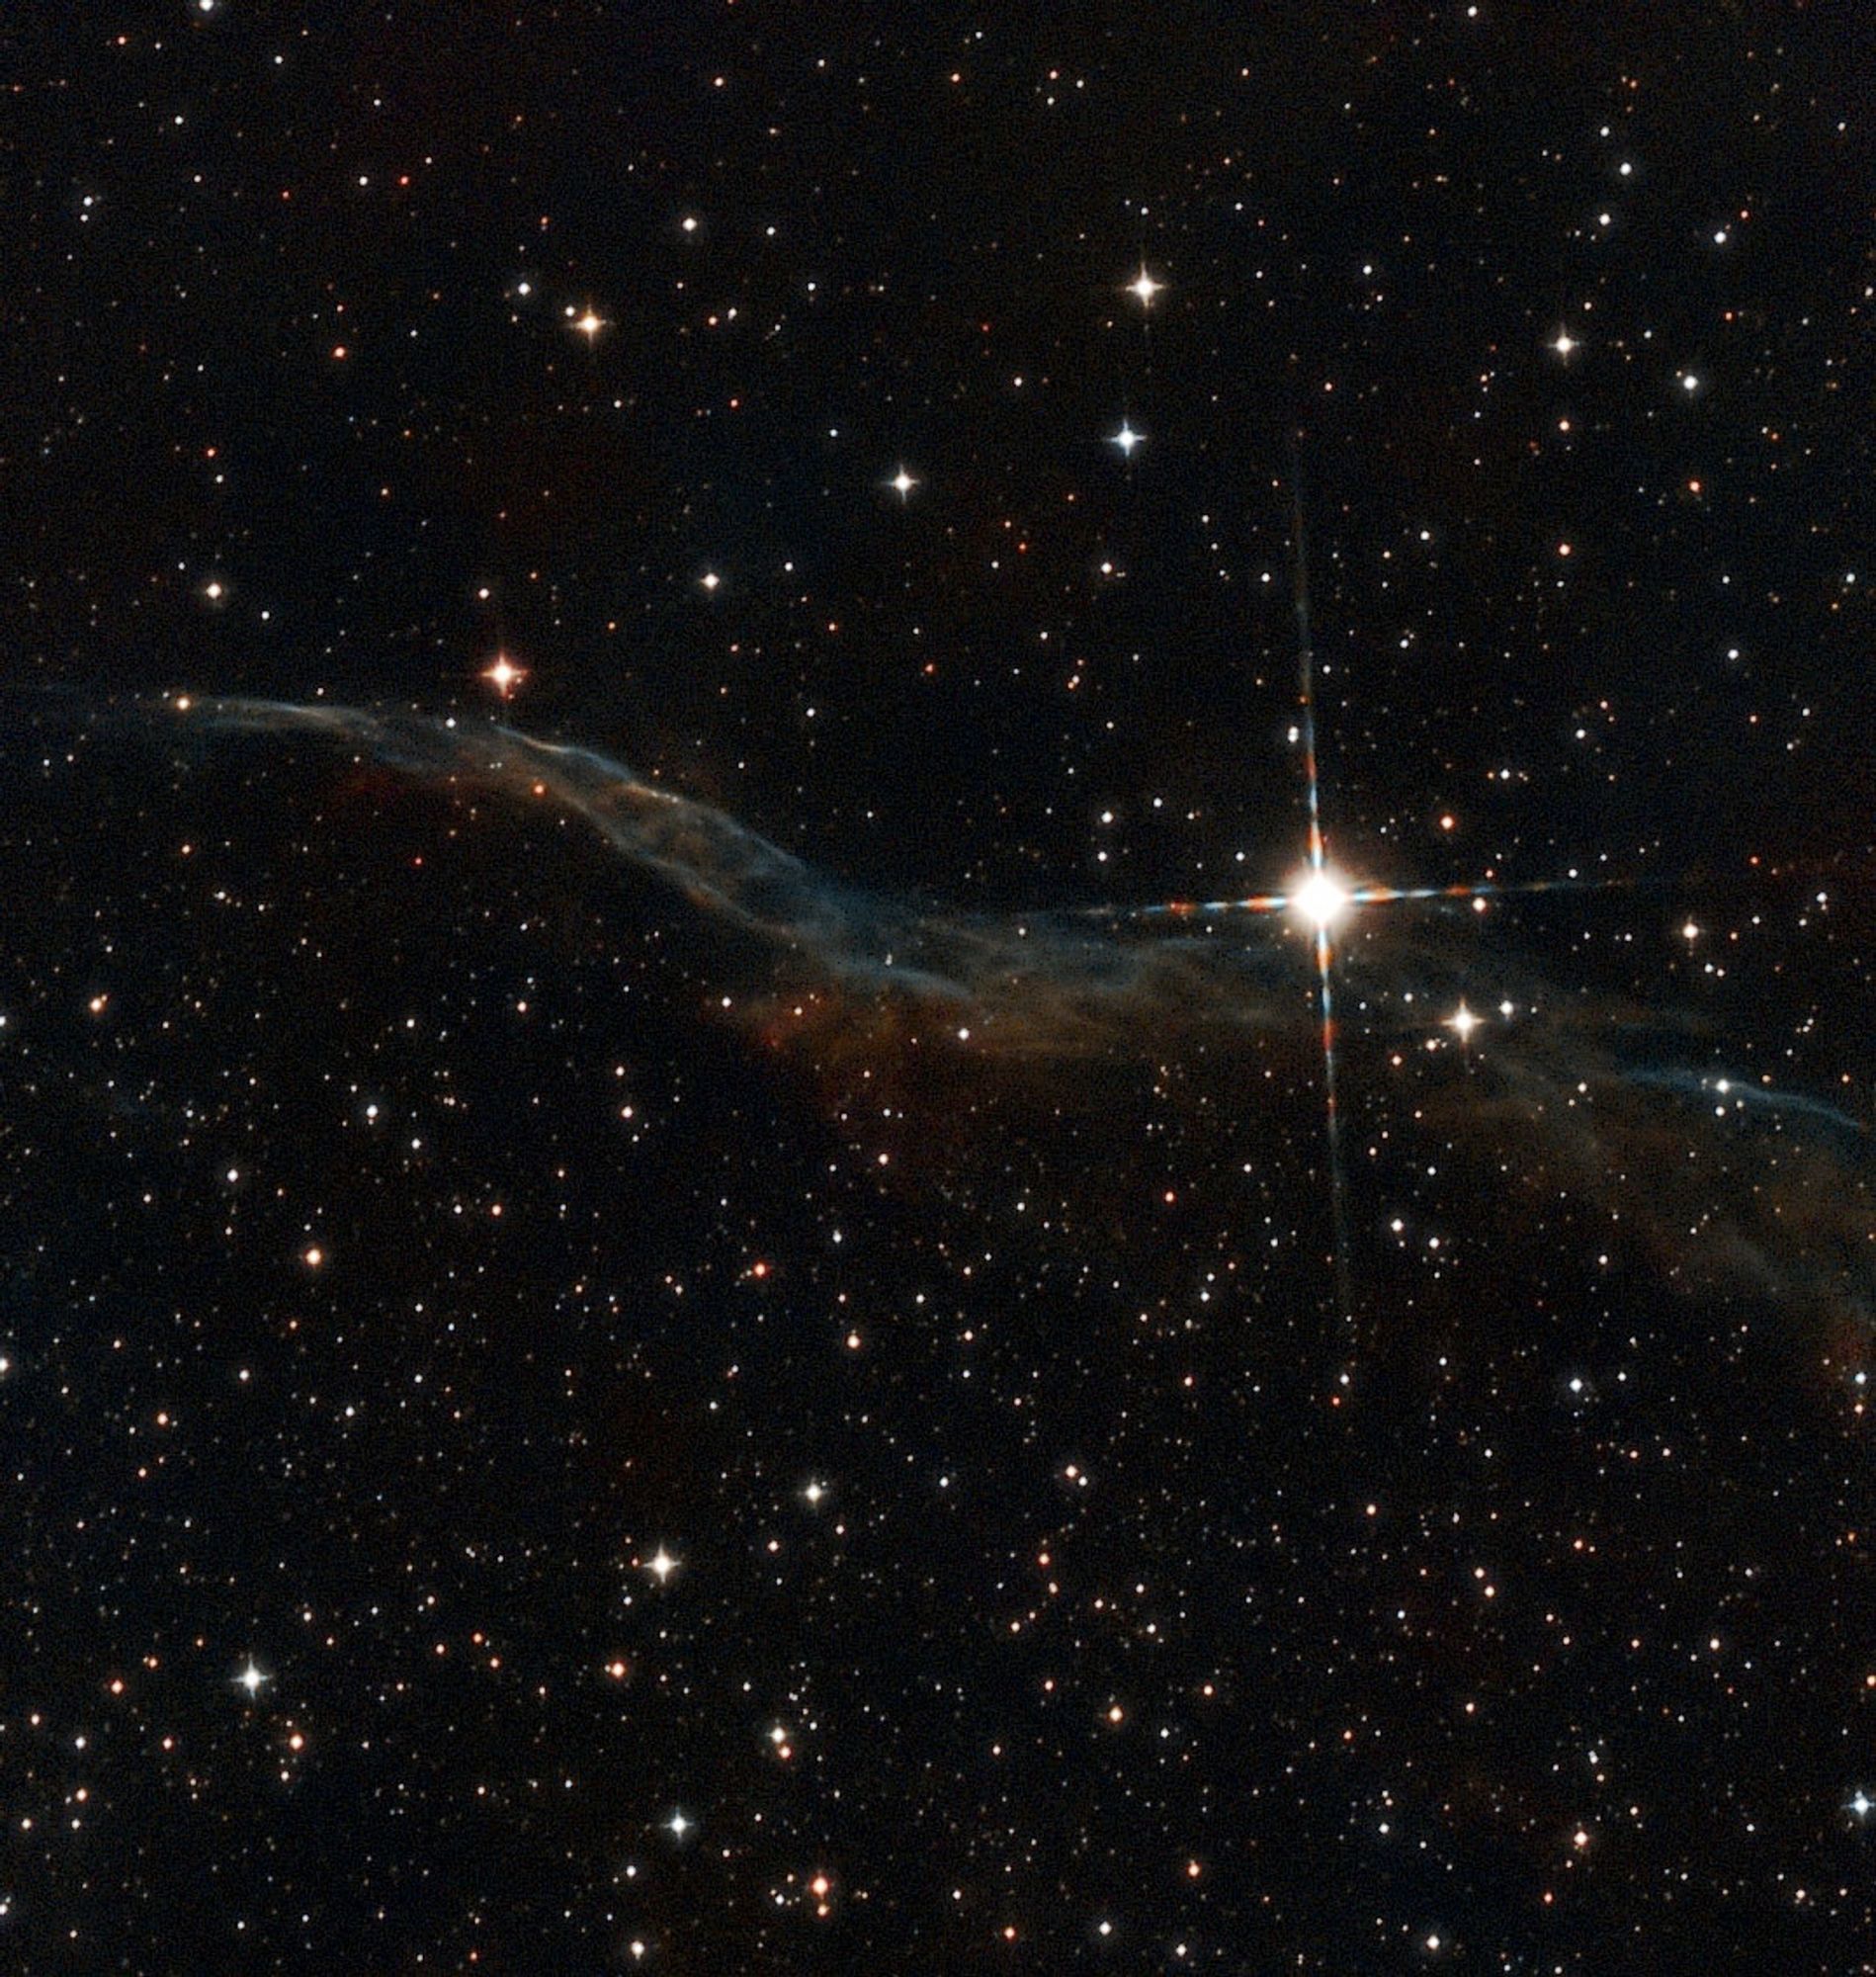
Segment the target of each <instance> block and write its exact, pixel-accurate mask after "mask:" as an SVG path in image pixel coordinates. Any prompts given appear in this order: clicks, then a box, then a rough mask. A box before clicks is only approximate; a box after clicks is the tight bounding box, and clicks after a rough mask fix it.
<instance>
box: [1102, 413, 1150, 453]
mask: <svg viewBox="0 0 1876 1977" xmlns="http://www.w3.org/2000/svg"><path fill="white" fill-rule="evenodd" d="M1145 438H1146V434H1145V433H1137V432H1136V431H1135V430H1134V429H1133V427H1132V426H1130V425H1129V424H1128V423H1127V421H1126V420H1125V419H1122V421H1121V429H1120V431H1119V432H1117V433H1115V434H1114V435H1113V437H1112V438H1111V440H1110V441H1109V442H1108V443H1109V444H1110V445H1111V446H1117V447H1119V448H1120V450H1121V453H1122V455H1123V456H1124V457H1126V458H1127V459H1130V460H1131V459H1132V458H1133V453H1134V449H1135V447H1137V446H1139V445H1140V443H1141V442H1142V441H1143V440H1144V439H1145Z"/></svg>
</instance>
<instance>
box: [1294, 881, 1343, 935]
mask: <svg viewBox="0 0 1876 1977" xmlns="http://www.w3.org/2000/svg"><path fill="white" fill-rule="evenodd" d="M1290 903H1291V904H1292V905H1293V906H1295V908H1296V909H1297V911H1298V912H1300V913H1301V914H1302V915H1303V917H1304V918H1305V919H1306V920H1308V921H1309V922H1310V924H1311V925H1312V926H1319V927H1325V926H1328V925H1329V924H1331V922H1333V921H1334V920H1336V919H1338V918H1339V917H1340V916H1341V914H1342V913H1343V912H1344V911H1345V910H1346V909H1347V906H1348V893H1347V889H1346V888H1345V887H1344V886H1343V885H1342V883H1341V881H1340V880H1338V879H1337V878H1336V877H1335V875H1334V874H1333V873H1332V872H1330V871H1328V870H1327V869H1326V868H1324V869H1323V870H1322V871H1318V872H1312V873H1310V874H1309V875H1308V877H1307V878H1305V879H1304V880H1303V882H1302V884H1300V885H1298V886H1295V887H1293V888H1292V889H1291V893H1290Z"/></svg>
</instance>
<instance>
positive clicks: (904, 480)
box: [886, 467, 918, 501]
mask: <svg viewBox="0 0 1876 1977" xmlns="http://www.w3.org/2000/svg"><path fill="white" fill-rule="evenodd" d="M886 484H887V485H888V486H889V487H891V488H894V489H895V491H896V492H897V494H898V498H899V499H900V500H901V501H903V500H904V499H905V497H906V496H907V495H908V494H910V493H911V491H912V489H913V488H914V487H916V486H917V485H918V479H917V476H916V475H915V474H910V473H906V472H905V470H904V468H902V467H901V468H900V469H899V471H898V472H897V473H895V474H894V476H893V477H892V479H891V480H889V481H888V482H887V483H886Z"/></svg>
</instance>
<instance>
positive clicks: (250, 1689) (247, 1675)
mask: <svg viewBox="0 0 1876 1977" xmlns="http://www.w3.org/2000/svg"><path fill="white" fill-rule="evenodd" d="M273 1678H274V1677H273V1676H271V1675H263V1674H262V1673H261V1672H260V1670H259V1669H257V1668H256V1667H255V1666H254V1657H253V1656H252V1655H250V1656H249V1657H248V1662H247V1667H246V1668H244V1669H243V1670H242V1671H241V1673H240V1674H239V1675H237V1676H235V1677H234V1679H235V1683H236V1685H237V1686H238V1687H241V1688H244V1689H246V1690H247V1693H248V1700H249V1701H250V1702H251V1701H252V1700H253V1699H254V1697H255V1696H257V1695H258V1694H260V1692H261V1688H262V1686H263V1684H264V1683H267V1682H270V1681H272V1680H273Z"/></svg>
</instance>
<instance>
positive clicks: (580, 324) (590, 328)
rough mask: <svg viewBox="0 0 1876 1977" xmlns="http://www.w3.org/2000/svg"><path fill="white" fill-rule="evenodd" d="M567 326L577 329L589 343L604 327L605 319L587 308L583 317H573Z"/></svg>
mask: <svg viewBox="0 0 1876 1977" xmlns="http://www.w3.org/2000/svg"><path fill="white" fill-rule="evenodd" d="M569 326H570V327H571V328H573V329H577V330H578V331H579V333H580V334H581V335H582V336H583V337H585V339H586V340H587V342H588V343H591V342H592V340H593V338H594V337H596V336H597V335H598V334H599V332H600V331H601V330H602V329H604V328H605V327H606V318H605V317H604V316H603V315H601V314H600V313H599V311H598V310H597V309H595V308H591V307H589V308H588V309H587V311H586V313H585V314H584V315H581V316H575V317H574V318H573V321H572V323H571V324H570V325H569Z"/></svg>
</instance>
